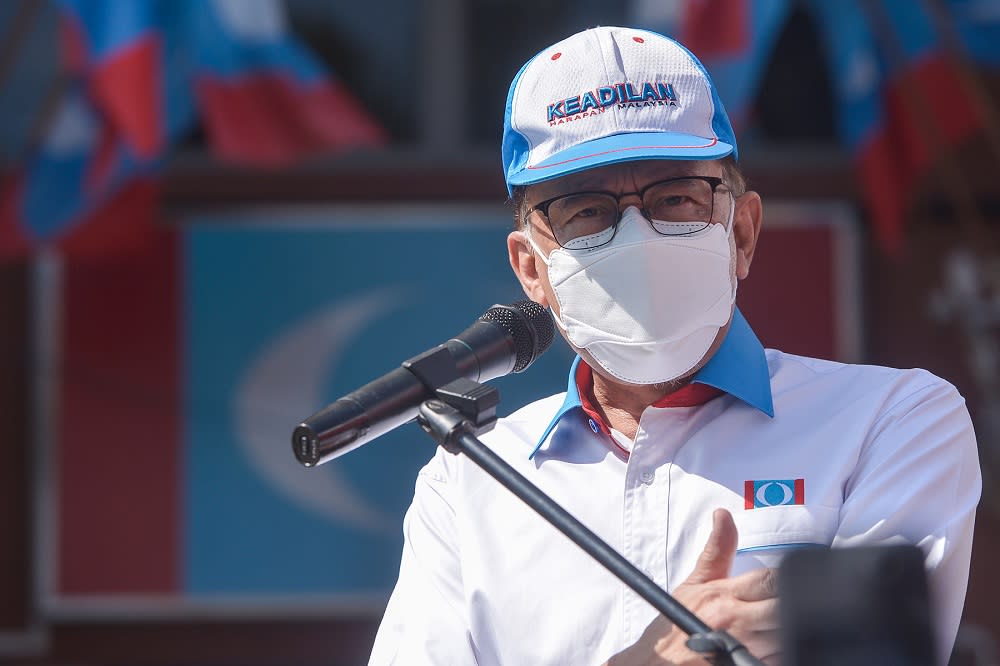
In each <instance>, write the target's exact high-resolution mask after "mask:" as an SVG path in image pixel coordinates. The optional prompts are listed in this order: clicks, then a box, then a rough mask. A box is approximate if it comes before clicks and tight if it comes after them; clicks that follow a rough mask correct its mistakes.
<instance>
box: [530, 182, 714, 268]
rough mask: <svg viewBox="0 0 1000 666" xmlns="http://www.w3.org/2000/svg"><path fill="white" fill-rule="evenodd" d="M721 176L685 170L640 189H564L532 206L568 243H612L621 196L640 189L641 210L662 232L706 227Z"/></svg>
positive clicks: (683, 232)
mask: <svg viewBox="0 0 1000 666" xmlns="http://www.w3.org/2000/svg"><path fill="white" fill-rule="evenodd" d="M723 184H724V183H723V180H722V178H719V177H717V176H684V177H682V178H670V179H669V180H661V181H657V182H655V183H651V184H649V185H647V186H646V187H644V188H642V189H641V190H639V191H638V192H625V193H623V194H620V195H615V194H612V193H611V192H574V193H573V194H562V195H560V196H558V197H553V198H552V199H548V200H546V201H542V202H541V203H537V204H535V205H534V206H532V207H531V208H529V209H528V211H527V213H528V214H530V213H532V212H533V211H536V210H537V211H538V212H540V213H541V214H542V216H543V217H544V218H545V221H546V223H547V224H548V225H549V229H550V230H551V231H552V236H553V237H554V238H555V239H556V242H557V243H559V245H560V246H562V247H564V248H566V249H572V250H582V249H589V248H595V247H600V246H601V245H605V244H606V243H609V242H610V241H611V239H612V238H614V237H615V232H617V231H618V223H619V222H620V221H621V217H622V216H621V200H622V199H623V198H624V197H626V196H630V195H633V194H637V195H638V196H639V199H640V200H641V201H642V214H643V216H644V217H645V218H646V219H647V220H649V222H650V226H652V227H653V229H654V230H655V231H656V232H657V233H659V234H662V235H664V236H684V235H688V234H693V233H696V232H698V231H701V230H702V229H706V228H707V227H708V226H709V225H710V224H712V219H713V217H712V216H713V215H714V214H715V195H716V190H717V189H718V188H719V186H720V185H723Z"/></svg>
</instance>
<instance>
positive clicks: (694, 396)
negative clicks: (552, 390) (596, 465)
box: [576, 359, 724, 435]
mask: <svg viewBox="0 0 1000 666" xmlns="http://www.w3.org/2000/svg"><path fill="white" fill-rule="evenodd" d="M593 389H594V371H593V369H592V368H591V367H590V366H589V365H587V363H586V361H584V360H582V359H581V360H580V363H579V364H578V365H577V366H576V390H577V392H578V393H579V395H580V406H581V407H582V408H583V411H584V412H585V413H586V414H587V416H589V417H590V418H591V419H593V420H594V423H596V424H597V425H598V427H600V429H601V431H602V432H603V433H604V434H606V435H610V434H611V428H609V427H608V424H606V423H605V422H604V419H602V418H601V413H600V411H598V409H597V408H596V407H595V406H594V398H593V395H594V391H593ZM723 393H724V391H722V390H721V389H717V388H715V387H714V386H709V385H708V384H699V383H697V382H691V383H689V384H685V385H684V386H682V387H681V388H679V389H677V390H676V391H674V392H673V393H668V394H667V395H665V396H663V397H662V398H660V399H659V400H657V401H656V402H654V403H653V404H652V406H653V407H659V408H663V407H697V406H698V405H704V404H705V403H706V402H708V401H709V400H712V399H714V398H718V397H719V396H720V395H722V394H723Z"/></svg>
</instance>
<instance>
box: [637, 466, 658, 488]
mask: <svg viewBox="0 0 1000 666" xmlns="http://www.w3.org/2000/svg"><path fill="white" fill-rule="evenodd" d="M655 476H656V475H655V474H653V473H652V472H651V471H649V470H648V469H647V470H646V471H645V472H643V473H642V474H640V475H639V480H640V481H642V482H643V483H645V484H646V485H647V486H648V485H649V484H651V483H652V482H653V478H654V477H655Z"/></svg>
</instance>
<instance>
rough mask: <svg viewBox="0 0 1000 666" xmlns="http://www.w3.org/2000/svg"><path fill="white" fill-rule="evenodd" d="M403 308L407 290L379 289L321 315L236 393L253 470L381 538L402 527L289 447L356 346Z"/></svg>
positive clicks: (285, 338) (299, 328)
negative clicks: (335, 371) (364, 335)
mask: <svg viewBox="0 0 1000 666" xmlns="http://www.w3.org/2000/svg"><path fill="white" fill-rule="evenodd" d="M403 301H404V297H403V293H402V290H401V289H398V288H396V289H394V288H381V289H377V290H373V291H369V292H366V293H364V294H361V295H359V296H357V297H355V298H353V299H349V300H347V301H340V302H338V303H337V304H335V305H332V306H329V307H327V308H325V309H321V310H319V311H318V312H315V313H313V314H312V315H311V316H309V317H308V318H306V319H304V320H302V321H300V322H298V323H296V324H295V325H293V326H292V327H291V328H289V329H286V330H285V331H284V332H283V333H282V334H281V335H280V336H278V337H277V338H275V339H273V340H271V341H270V342H269V343H268V344H267V345H266V346H265V347H264V349H263V351H262V352H261V353H260V354H259V355H258V356H257V358H256V359H255V360H254V361H253V363H252V364H251V365H250V368H249V370H248V371H247V372H246V374H245V375H244V377H243V379H242V381H241V382H240V384H239V387H238V389H237V391H236V397H235V399H234V402H233V410H232V418H233V422H234V430H235V431H236V433H237V438H238V441H239V445H240V448H241V449H242V452H243V454H244V455H245V456H246V458H247V461H248V462H249V464H250V466H251V468H252V469H253V470H254V471H255V472H256V473H257V474H258V476H259V477H260V478H261V479H262V480H263V481H264V482H265V483H266V484H267V485H268V486H270V487H271V488H272V489H274V490H275V491H277V492H278V493H279V494H280V495H282V496H283V497H285V498H286V499H288V500H290V501H291V502H293V503H294V504H296V505H297V506H299V507H301V508H303V509H307V510H309V511H311V512H315V513H317V514H319V515H321V516H323V517H324V518H326V519H328V520H330V521H333V522H337V523H343V524H346V525H349V526H351V527H354V528H357V529H362V530H365V531H369V532H375V533H382V534H385V533H390V532H392V531H394V530H397V529H398V525H397V524H396V523H397V520H396V519H394V518H393V517H391V516H389V515H387V514H386V513H384V512H382V511H380V510H378V509H377V508H375V507H374V506H372V504H371V503H370V502H366V501H365V499H364V498H363V497H362V496H361V494H360V493H359V492H358V491H357V490H356V489H355V488H354V487H352V485H351V483H350V481H349V480H348V479H347V477H346V476H345V475H344V473H343V471H342V470H341V469H340V468H338V465H337V462H336V461H334V462H330V463H327V464H326V465H323V466H322V467H318V468H316V469H306V468H305V467H302V465H300V464H299V463H298V462H297V461H296V460H295V458H294V456H293V454H292V450H291V445H290V444H289V437H290V434H291V431H292V428H293V427H294V425H295V424H296V423H298V422H299V421H301V420H302V419H303V418H305V417H306V416H308V415H309V413H310V412H311V411H314V410H316V409H318V408H319V407H321V406H322V405H323V401H324V396H323V391H322V386H323V382H324V380H325V378H326V377H328V376H329V373H330V372H331V368H333V367H335V366H336V365H337V361H338V359H339V358H340V357H341V356H342V355H343V354H344V352H345V351H346V350H347V348H348V346H349V345H350V343H351V341H352V340H355V339H356V338H357V336H358V334H359V333H360V332H361V331H363V330H364V329H365V328H366V327H367V326H368V325H369V324H370V323H371V322H372V321H373V320H374V319H375V318H377V317H378V316H380V315H383V314H385V313H387V312H389V311H391V310H392V309H394V308H396V307H398V306H399V305H401V304H402V302H403Z"/></svg>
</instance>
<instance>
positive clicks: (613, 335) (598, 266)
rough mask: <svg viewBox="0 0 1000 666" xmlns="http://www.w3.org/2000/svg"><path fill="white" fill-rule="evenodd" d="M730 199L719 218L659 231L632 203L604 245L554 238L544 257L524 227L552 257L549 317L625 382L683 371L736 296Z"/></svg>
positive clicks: (664, 378)
mask: <svg viewBox="0 0 1000 666" xmlns="http://www.w3.org/2000/svg"><path fill="white" fill-rule="evenodd" d="M730 201H731V203H733V202H732V200H730ZM734 209H735V206H734V205H731V206H730V211H729V220H728V222H727V223H726V224H725V225H722V224H712V225H709V226H708V228H706V229H703V230H702V231H698V232H696V233H693V234H690V235H687V236H663V235H661V234H659V233H657V232H656V231H654V230H653V229H652V228H651V226H650V223H649V222H648V221H647V220H646V219H645V218H644V217H643V216H642V213H640V212H639V209H638V208H636V207H634V206H631V207H629V208H627V209H626V210H625V213H624V214H623V215H622V219H621V221H620V222H619V223H618V231H617V233H616V234H615V237H614V239H613V240H612V241H611V242H610V243H608V244H607V245H602V246H600V247H597V248H594V249H592V250H567V249H564V248H557V249H555V250H553V251H552V252H551V253H550V254H549V256H548V258H545V255H544V254H542V252H541V251H540V250H539V249H538V246H537V245H535V243H534V241H533V240H532V239H531V237H530V234H529V235H528V242H529V243H531V246H532V247H533V248H534V249H535V251H536V252H537V253H538V255H539V257H540V258H541V259H542V261H543V262H544V263H545V265H546V266H548V269H549V270H548V273H549V281H550V282H551V284H552V289H553V291H554V292H555V296H556V301H557V302H558V303H559V314H558V316H556V317H555V320H556V322H557V323H558V324H559V327H560V328H562V330H563V331H564V332H565V334H566V337H567V339H568V340H569V341H570V342H571V343H572V344H573V345H575V346H576V347H578V348H580V349H585V350H587V352H589V353H590V355H591V356H592V357H593V358H594V360H596V361H597V362H598V363H599V364H600V365H601V367H602V368H604V370H606V371H607V372H608V373H609V374H611V375H612V376H613V377H617V378H618V379H620V380H622V381H625V382H628V383H631V384H659V383H663V382H669V381H672V380H674V379H677V378H679V377H683V376H684V375H685V374H687V373H688V372H689V371H690V370H691V369H692V368H694V367H695V365H697V364H698V362H699V361H701V359H702V358H704V357H705V354H706V353H707V352H708V350H709V348H710V347H711V346H712V343H713V342H714V341H715V338H716V336H717V335H718V333H719V330H720V329H721V328H722V327H723V326H725V325H726V323H727V322H728V321H729V318H730V315H731V314H732V305H733V302H734V301H735V300H736V275H735V272H734V270H733V265H732V255H731V251H730V238H731V235H732V228H733V210H734ZM663 224H669V223H663ZM553 314H555V313H554V312H553Z"/></svg>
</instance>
